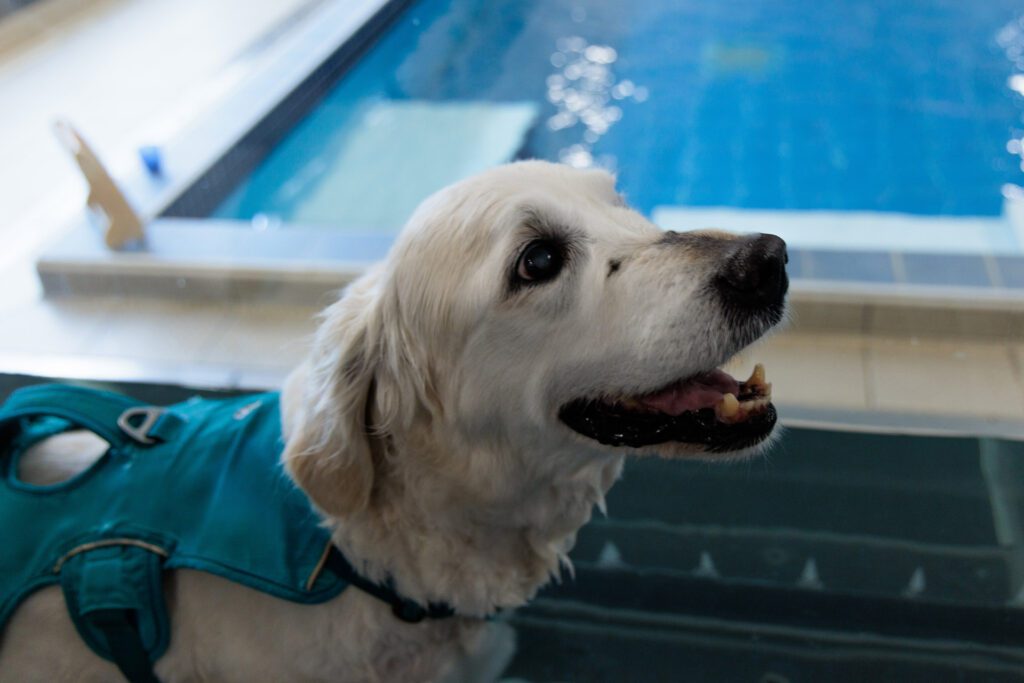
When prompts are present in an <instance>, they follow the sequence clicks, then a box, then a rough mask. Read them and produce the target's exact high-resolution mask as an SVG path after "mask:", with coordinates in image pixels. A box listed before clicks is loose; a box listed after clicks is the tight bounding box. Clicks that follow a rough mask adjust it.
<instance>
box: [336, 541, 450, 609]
mask: <svg viewBox="0 0 1024 683" xmlns="http://www.w3.org/2000/svg"><path fill="white" fill-rule="evenodd" d="M327 567H328V568H329V569H330V570H331V571H332V572H334V573H335V574H337V575H338V576H340V577H341V578H343V579H344V580H345V581H347V582H348V583H350V584H352V585H353V586H355V587H356V588H358V589H359V590H361V591H363V592H365V593H369V594H370V595H372V596H373V597H375V598H377V599H378V600H382V601H384V602H386V603H388V604H389V605H391V612H392V614H394V615H395V616H396V617H398V618H399V619H400V620H402V621H404V622H406V623H408V624H418V623H419V622H421V621H423V620H424V619H446V618H448V617H451V616H454V615H455V610H454V609H452V608H451V607H450V606H449V605H446V604H444V603H440V604H438V603H430V604H429V605H427V606H426V607H424V606H423V605H421V604H419V603H418V602H414V601H412V600H409V599H408V598H403V597H402V596H401V595H399V594H398V593H397V592H395V589H394V587H393V586H392V585H391V582H390V581H388V582H387V583H386V584H379V583H374V582H373V581H368V580H367V579H365V578H363V577H362V576H360V575H359V573H358V572H357V571H356V570H355V569H354V568H353V567H352V565H351V564H349V562H348V560H346V559H345V556H344V555H342V554H341V551H340V550H338V548H337V546H334V545H332V546H331V551H330V553H329V554H328V555H327Z"/></svg>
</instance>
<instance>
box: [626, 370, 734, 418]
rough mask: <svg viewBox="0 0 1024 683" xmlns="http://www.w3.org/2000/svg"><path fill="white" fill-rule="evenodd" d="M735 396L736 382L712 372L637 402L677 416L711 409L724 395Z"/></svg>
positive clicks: (715, 371) (718, 371)
mask: <svg viewBox="0 0 1024 683" xmlns="http://www.w3.org/2000/svg"><path fill="white" fill-rule="evenodd" d="M739 393H740V385H739V382H737V381H736V380H735V379H733V378H732V377H731V376H730V375H729V374H728V373H725V372H722V371H721V370H712V371H711V372H708V373H705V374H703V375H698V376H696V377H694V378H692V379H688V380H686V381H685V382H680V383H679V384H674V385H672V386H671V387H669V388H668V389H665V390H664V391H659V392H658V393H656V394H649V395H647V396H644V397H642V398H641V399H640V402H641V403H643V404H644V405H645V406H647V407H648V408H653V409H654V410H657V411H658V412H660V413H666V414H668V415H679V414H680V413H685V412H686V411H688V410H700V409H701V408H714V407H715V406H716V405H718V403H719V402H720V401H721V400H722V396H724V395H725V394H732V395H734V396H738V395H739Z"/></svg>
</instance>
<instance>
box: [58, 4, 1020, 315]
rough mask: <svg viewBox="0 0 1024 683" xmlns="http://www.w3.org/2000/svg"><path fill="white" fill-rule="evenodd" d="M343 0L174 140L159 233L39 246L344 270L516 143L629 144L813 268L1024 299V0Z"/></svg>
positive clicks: (166, 262)
mask: <svg viewBox="0 0 1024 683" xmlns="http://www.w3.org/2000/svg"><path fill="white" fill-rule="evenodd" d="M322 9H323V15H322V16H321V15H319V14H317V15H316V16H312V15H311V16H310V17H309V26H304V27H302V28H300V29H299V30H297V31H296V34H297V35H295V36H294V40H293V41H292V43H291V44H290V45H289V49H288V50H287V51H284V50H282V51H280V52H278V53H277V56H276V58H275V60H273V61H271V62H269V66H267V67H266V68H265V71H267V72H268V73H269V76H267V77H266V78H264V77H262V76H260V77H259V78H254V79H252V82H251V83H247V84H245V85H244V87H240V88H239V90H240V91H241V92H240V93H233V94H231V95H230V96H227V97H225V100H226V102H225V104H224V105H223V106H220V107H218V108H216V109H215V111H214V112H212V113H211V114H210V115H209V116H208V117H206V120H205V121H204V125H205V126H206V127H205V128H204V127H203V126H200V127H199V128H200V129H201V131H202V132H201V133H200V134H198V135H193V134H190V133H188V132H187V131H186V133H185V134H183V136H182V138H183V140H182V141H180V142H179V143H176V144H177V146H176V147H173V146H172V148H170V149H169V150H168V153H167V156H168V158H169V159H171V160H172V161H173V160H175V159H177V160H181V159H185V160H188V161H189V163H188V164H185V166H186V167H187V168H185V170H184V172H173V169H174V168H175V167H176V164H175V163H169V164H168V168H169V169H171V170H170V171H169V172H168V175H167V176H166V177H164V178H160V179H157V180H156V181H154V180H153V179H152V178H148V177H145V176H144V174H142V173H141V172H140V174H139V175H140V176H142V177H137V178H133V179H132V182H131V183H130V185H131V187H132V189H133V190H134V192H135V196H136V197H139V196H140V195H145V196H146V202H143V203H144V204H146V203H148V206H149V207H150V210H149V213H151V214H152V215H157V216H158V217H157V219H156V220H154V221H153V222H152V223H151V224H150V225H149V227H148V237H147V240H148V241H147V244H146V245H145V246H144V248H143V249H142V250H140V251H139V252H136V253H132V254H123V255H122V254H116V253H114V254H112V253H111V252H109V250H107V249H106V248H105V247H104V246H103V245H102V243H100V242H98V241H97V240H96V239H95V235H94V234H93V233H90V232H89V231H88V230H86V229H79V230H77V231H73V232H72V233H70V234H69V235H68V237H67V239H65V240H63V241H61V242H60V243H59V244H56V245H54V247H53V248H52V249H51V250H50V251H49V252H48V253H47V254H46V255H45V256H44V258H43V259H41V261H40V263H39V271H40V273H41V275H42V279H43V282H44V286H45V287H46V290H47V291H48V292H53V293H66V292H69V291H97V292H105V293H109V292H110V291H122V289H125V288H127V289H129V290H131V289H134V288H136V287H138V286H144V287H147V288H149V289H152V290H154V291H165V290H169V291H173V292H175V293H176V294H180V293H181V290H183V289H188V287H186V285H187V284H188V283H195V284H196V286H195V287H193V288H192V289H195V290H197V291H204V292H205V291H207V290H209V291H213V292H220V291H222V290H224V289H225V286H224V284H223V281H224V279H225V278H229V279H232V280H233V281H234V280H240V279H245V280H246V283H245V284H244V285H239V286H237V287H235V286H234V285H232V287H231V288H230V289H232V291H243V290H245V291H248V290H251V289H253V288H252V287H249V282H250V280H251V281H254V282H255V284H259V282H261V281H273V282H275V283H281V287H280V288H277V287H276V284H275V286H274V287H271V288H270V289H280V290H281V291H285V290H288V291H290V290H291V289H296V291H297V292H298V289H301V287H297V285H296V282H297V280H298V276H299V275H300V274H302V275H303V276H305V277H306V279H307V280H309V281H312V280H310V278H312V279H313V280H316V284H315V286H316V287H319V288H320V291H322V290H323V289H329V288H331V287H336V286H340V285H342V284H344V282H347V281H348V280H350V279H351V278H352V277H354V276H356V275H358V274H359V273H360V272H362V270H363V269H364V268H365V267H366V265H367V264H369V263H372V262H374V261H377V260H379V259H381V258H383V256H384V254H385V253H386V251H387V248H388V246H389V245H390V243H391V240H392V239H393V235H394V234H395V233H396V232H397V231H398V230H399V229H400V227H401V226H402V224H403V223H404V221H405V220H406V219H407V217H408V216H409V214H410V213H411V211H412V209H413V207H415V206H416V204H417V203H418V202H419V201H420V200H421V199H422V198H423V197H425V196H426V195H427V194H429V193H430V192H432V191H434V190H436V189H438V188H440V187H442V186H444V185H446V184H447V183H449V182H453V181H455V180H458V179H460V178H462V177H465V176H466V175H469V174H471V173H474V172H476V171H478V170H481V169H483V168H486V167H488V166H490V165H494V164H497V163H500V162H503V161H506V160H509V159H513V158H522V157H540V158H546V159H553V160H559V161H563V162H565V163H570V164H575V165H584V166H585V165H601V166H605V167H609V168H612V169H613V170H615V171H616V173H617V174H618V176H619V185H620V188H621V189H622V190H623V191H624V192H625V194H626V196H627V199H628V200H629V201H630V202H631V203H633V204H634V205H635V206H637V207H638V208H639V209H640V210H641V211H643V212H645V213H647V214H648V215H649V216H650V217H651V218H652V220H653V221H654V222H655V223H656V224H658V225H659V226H661V227H663V228H666V229H672V230H688V229H694V228H702V227H708V226H713V227H718V228H723V229H727V230H734V231H737V232H755V231H757V232H773V233H776V234H779V235H781V236H782V237H783V238H785V239H786V240H787V242H788V243H789V245H790V247H791V254H792V256H793V258H792V259H791V263H790V274H791V277H792V278H793V279H794V281H795V283H796V286H795V288H794V291H795V292H800V291H801V289H802V288H803V287H805V286H806V288H807V291H809V292H813V293H815V294H816V293H818V292H822V291H827V292H833V291H838V292H839V293H840V294H841V295H843V296H845V295H847V294H849V295H850V296H852V297H854V298H858V299H864V298H865V297H874V296H879V297H882V298H886V297H891V296H911V297H918V298H920V297H925V298H927V297H934V296H940V298H948V297H949V296H955V297H959V299H961V300H964V301H967V302H973V301H975V300H976V297H977V296H978V295H981V296H983V297H986V300H988V299H992V300H998V301H999V302H1009V304H1007V305H1016V303H1017V302H1018V301H1019V294H1020V291H1021V290H1024V190H1022V189H1021V187H1020V186H1021V185H1024V171H1022V170H1021V167H1022V166H1021V164H1022V163H1024V147H1022V144H1024V143H1022V140H1024V96H1022V95H1021V94H1020V93H1021V91H1024V56H1022V55H1024V28H1022V27H1024V23H1022V21H1024V19H1022V17H1024V10H1021V9H1020V8H1018V7H1015V6H1014V3H1012V2H1010V1H1009V0H991V1H987V2H984V3H964V2H955V1H953V0H942V1H938V0H936V1H932V0H908V1H907V2H899V3H878V2H868V1H865V0H841V1H837V2H828V3H820V2H812V1H810V0H782V1H780V2H776V3H765V2H761V1H760V0H738V1H737V2H731V3H718V2H712V1H711V0H681V1H678V2H676V1H674V0H642V1H638V2H631V3H626V2H618V1H617V0H553V1H551V2H542V1H540V0H496V1H494V2H484V1H483V0H354V1H353V2H341V1H332V0H325V2H324V5H323V8H322ZM357 10H358V11H357ZM341 25H345V27H346V28H345V30H333V29H331V27H334V26H341ZM360 26H362V28H359V27H360ZM349 29H351V30H349ZM296 64H297V65H298V66H296ZM279 67H280V68H279ZM289 69H291V70H290V71H289ZM286 72H287V73H286ZM283 74H285V75H283ZM268 93H270V94H268ZM254 112H255V114H254ZM236 122H241V123H236ZM179 150H182V151H183V152H184V153H181V152H180V151H179ZM210 150H213V151H212V152H211V151H210ZM178 166H180V164H178ZM83 223H84V221H83ZM314 271H315V277H314V276H313V274H314ZM143 280H145V281H146V282H143ZM126 283H127V284H126ZM182 283H185V284H182ZM802 283H806V285H804V284H802ZM936 288H943V289H944V291H942V292H941V293H939V294H936V292H938V290H937V289H936ZM259 289H260V290H261V291H262V290H265V289H267V288H263V287H260V288H259ZM307 289H309V288H307ZM840 290H841V291H840ZM897 290H899V291H898V292H897ZM982 290H987V291H982ZM289 296H291V295H289ZM295 296H296V297H305V296H307V292H306V291H305V290H302V291H301V292H298V293H296V294H295ZM1000 305H1002V304H1000Z"/></svg>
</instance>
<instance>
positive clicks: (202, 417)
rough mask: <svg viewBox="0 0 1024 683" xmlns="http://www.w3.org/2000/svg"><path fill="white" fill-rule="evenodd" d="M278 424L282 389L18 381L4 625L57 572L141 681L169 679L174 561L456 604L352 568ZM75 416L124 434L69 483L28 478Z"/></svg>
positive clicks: (296, 586) (413, 612)
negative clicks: (133, 393)
mask: <svg viewBox="0 0 1024 683" xmlns="http://www.w3.org/2000/svg"><path fill="white" fill-rule="evenodd" d="M280 422H281V417H280V410H279V396H278V395H277V394H276V393H267V394H258V395H250V396H243V397H238V398H230V399H200V398H193V399H191V400H188V401H185V402H184V403H179V404H176V405H172V406H169V407H166V408H163V407H156V406H150V405H146V404H144V403H141V402H139V401H136V400H134V399H131V398H128V397H125V396H122V395H119V394H113V393H109V392H104V391H98V390H92V389H85V388H81V387H72V386H65V385H43V386H35V387H29V388H25V389H21V390H18V391H16V392H14V393H13V394H12V395H11V396H10V398H9V399H8V400H7V402H6V403H5V404H4V405H3V407H2V408H0V477H2V481H0V520H2V523H3V526H4V529H5V533H4V550H3V553H2V554H0V629H2V628H3V626H4V624H6V622H7V620H8V619H9V618H10V616H11V614H12V613H13V612H14V610H15V609H16V608H17V606H18V605H19V604H20V603H21V601H22V600H24V599H25V598H26V597H27V596H28V595H29V594H30V593H32V592H33V591H35V590H37V589H39V588H42V587H43V586H48V585H51V584H58V583H59V584H60V585H61V587H62V589H63V592H64V597H65V601H66V603H67V606H68V611H69V613H70V615H71V619H72V621H73V622H74V624H75V627H76V628H77V629H78V632H79V634H80V635H81V636H82V638H83V639H84V640H85V642H86V643H87V644H88V645H89V647H90V648H92V649H93V650H94V651H95V652H96V653H97V654H98V655H100V656H101V657H104V658H106V659H108V660H111V661H113V662H114V663H115V664H117V666H118V667H119V668H120V669H121V671H122V673H124V675H125V676H126V677H127V678H128V679H129V680H131V681H156V678H155V676H154V675H153V669H152V667H153V663H154V662H155V661H156V660H157V659H158V658H159V657H160V656H161V655H163V653H164V651H165V650H166V649H167V645H168V640H169V635H170V629H169V623H168V617H167V607H166V604H165V602H164V598H163V591H162V582H161V575H162V572H163V571H164V570H168V569H179V568H189V569H198V570H202V571H205V572H209V573H212V574H216V575H218V576H222V577H224V578H226V579H230V580H232V581H236V582H238V583H241V584H243V585H245V586H249V587H250V588H255V589H257V590H259V591H262V592H264V593H269V594H270V595H273V596H275V597H278V598H282V599H284V600H290V601H292V602H299V603H306V604H313V603H321V602H324V601H326V600H330V599H331V598H333V597H335V596H337V595H338V594H339V593H340V592H341V591H343V590H344V589H345V588H346V587H347V586H349V585H354V586H357V587H358V588H361V589H363V590H365V591H367V592H368V593H370V594H372V595H374V596H376V597H378V598H380V599H382V600H385V601H386V602H388V603H390V604H391V605H392V608H393V611H394V613H395V615H396V616H397V617H399V618H400V619H403V620H405V621H410V622H416V621H419V620H421V619H423V618H426V617H431V618H439V617H445V616H449V615H450V614H451V613H452V612H451V610H450V609H449V608H448V607H446V606H444V605H428V606H426V607H424V606H420V605H418V604H416V603H414V602H411V601H409V600H406V599H403V598H402V597H401V596H399V595H397V594H396V593H395V591H394V590H393V589H392V588H391V586H390V582H389V583H387V584H384V585H381V584H376V583H372V582H370V581H368V580H366V579H364V578H362V577H360V576H359V575H358V574H357V573H356V572H355V570H353V568H352V566H351V565H350V564H349V563H348V562H347V561H346V560H345V558H344V557H343V556H342V555H341V553H340V552H338V550H337V549H336V548H335V546H334V545H333V544H332V543H331V539H330V534H329V533H328V532H327V530H325V529H324V528H323V527H322V526H320V520H319V518H318V516H317V514H316V513H315V511H314V510H313V509H312V508H311V507H310V504H309V501H308V499H307V498H306V496H305V494H304V493H303V492H302V491H301V490H299V489H298V488H297V487H296V486H295V485H294V484H293V483H292V482H291V480H290V479H289V478H288V477H287V476H286V475H285V473H284V471H283V470H282V468H281V465H280V456H281V451H282V448H283V442H282V439H281V427H280ZM71 429H87V430H89V431H91V432H94V433H95V434H97V435H99V436H100V437H102V438H103V439H104V440H105V441H107V443H109V444H110V447H109V449H108V450H107V451H106V453H105V454H104V455H103V456H102V457H101V458H100V459H99V460H98V461H96V462H95V463H94V464H93V465H92V466H91V467H89V469H87V470H86V471H84V472H82V473H80V474H78V475H76V476H75V477H73V478H72V479H69V480H67V481H63V482H60V483H57V484H54V485H51V486H35V485H31V484H28V483H25V482H23V481H21V480H20V479H19V478H18V463H19V460H20V458H21V456H22V455H23V454H24V453H25V451H26V450H27V449H28V448H30V447H31V446H32V445H33V444H35V443H38V442H39V441H41V440H43V439H46V438H48V437H50V436H54V435H56V434H59V433H61V432H65V431H68V430H71Z"/></svg>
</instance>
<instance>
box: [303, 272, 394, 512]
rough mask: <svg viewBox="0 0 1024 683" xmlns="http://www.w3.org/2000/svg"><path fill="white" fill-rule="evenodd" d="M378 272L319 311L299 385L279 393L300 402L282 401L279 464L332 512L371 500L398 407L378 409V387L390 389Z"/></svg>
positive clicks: (390, 366)
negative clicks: (284, 420) (285, 421)
mask: <svg viewBox="0 0 1024 683" xmlns="http://www.w3.org/2000/svg"><path fill="white" fill-rule="evenodd" d="M380 279H381V275H380V272H379V271H376V272H372V273H368V274H367V275H366V276H365V277H363V278H361V279H360V280H358V281H357V282H355V283H353V285H352V286H350V287H349V289H348V290H347V291H346V293H345V295H344V296H343V297H342V298H341V300H339V301H338V302H337V303H336V304H334V305H333V306H331V307H330V308H328V309H327V310H326V311H325V312H324V314H323V322H322V323H321V326H320V328H319V331H318V332H317V335H316V340H315V343H314V347H313V352H312V356H311V358H310V359H309V360H308V361H307V364H306V366H305V368H304V373H303V374H304V376H300V377H299V378H298V379H297V380H296V382H295V383H300V384H302V385H304V386H301V387H289V391H287V392H286V394H285V399H286V403H287V402H292V401H298V402H299V405H298V406H297V407H296V406H292V405H287V406H285V408H286V410H285V413H286V415H288V421H289V423H290V424H286V425H285V433H286V439H287V443H286V446H285V451H284V456H283V458H284V464H285V467H286V469H287V471H288V473H289V474H290V475H291V477H292V478H293V479H294V480H295V482H296V483H297V484H298V485H299V486H300V487H302V489H303V490H304V491H305V492H306V494H307V495H308V496H309V497H310V499H311V500H312V501H313V503H315V504H316V506H317V507H319V508H320V509H321V510H323V511H324V512H325V513H327V514H329V515H333V516H337V517H344V516H347V515H352V514H355V513H357V512H360V511H362V510H364V509H365V508H366V507H367V506H368V505H369V504H370V501H371V497H372V494H373V489H374V482H375V479H376V477H377V476H379V474H380V473H379V472H378V471H377V470H378V469H379V468H380V467H381V465H382V456H381V449H382V447H383V440H384V439H386V438H387V434H386V432H385V430H386V429H387V424H386V423H387V422H390V421H392V420H393V419H396V418H397V417H398V416H397V415H395V414H393V413H394V412H395V411H396V410H398V406H386V408H387V410H386V411H385V412H386V413H388V414H382V410H381V407H382V406H381V405H380V404H381V399H382V398H383V397H382V396H381V395H380V394H381V391H380V390H381V389H385V394H391V393H392V390H391V387H392V386H393V385H394V383H395V378H394V376H393V373H394V363H392V362H389V359H388V353H389V349H393V347H394V344H393V343H390V342H389V340H388V339H387V336H388V335H387V321H386V318H387V317H388V316H387V315H386V312H385V310H384V308H385V305H384V302H383V301H382V299H383V296H382V294H381V287H380V284H379V283H380ZM379 383H383V385H384V386H383V387H380V386H378V384H379ZM375 421H376V422H377V424H375ZM380 423H385V424H380Z"/></svg>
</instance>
